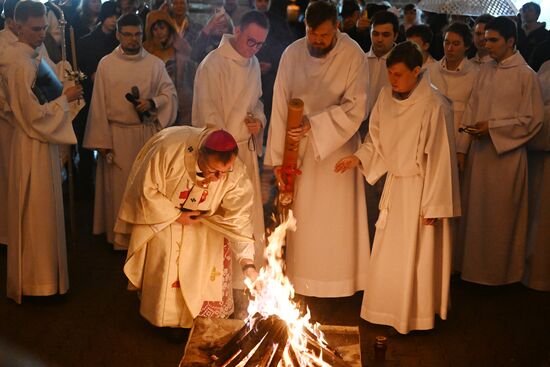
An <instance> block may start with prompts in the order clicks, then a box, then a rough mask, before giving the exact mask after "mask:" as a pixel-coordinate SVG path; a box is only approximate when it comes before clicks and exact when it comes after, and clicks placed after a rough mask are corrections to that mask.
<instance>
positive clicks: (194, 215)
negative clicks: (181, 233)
mask: <svg viewBox="0 0 550 367" xmlns="http://www.w3.org/2000/svg"><path fill="white" fill-rule="evenodd" d="M200 214H201V212H200V211H198V210H191V211H185V212H181V214H180V216H179V217H178V219H176V222H178V223H181V224H183V225H184V226H189V225H192V224H197V223H199V219H198V218H199V215H200Z"/></svg>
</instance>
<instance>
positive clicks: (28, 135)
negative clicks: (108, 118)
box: [0, 1, 82, 303]
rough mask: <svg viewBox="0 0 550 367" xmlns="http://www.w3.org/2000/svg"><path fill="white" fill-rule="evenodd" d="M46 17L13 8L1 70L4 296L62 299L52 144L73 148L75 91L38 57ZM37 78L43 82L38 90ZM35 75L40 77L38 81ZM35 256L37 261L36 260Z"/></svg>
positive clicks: (63, 265) (60, 220)
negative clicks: (5, 131)
mask: <svg viewBox="0 0 550 367" xmlns="http://www.w3.org/2000/svg"><path fill="white" fill-rule="evenodd" d="M45 15H46V10H45V8H44V6H43V5H42V4H41V3H39V2H34V1H22V2H20V3H19V4H17V6H16V8H15V21H16V30H17V34H18V36H19V41H18V42H17V43H16V44H15V45H14V46H13V47H12V48H10V49H9V56H7V55H6V54H3V55H2V58H4V56H5V55H6V57H9V58H11V60H10V59H7V60H6V61H5V62H4V59H2V60H3V62H2V63H1V64H2V70H1V71H0V73H1V75H2V89H3V94H4V96H5V98H6V105H5V107H6V108H8V109H9V111H6V110H4V113H6V114H7V116H9V119H10V121H11V125H12V126H13V131H12V137H11V144H10V152H9V157H10V158H9V167H8V200H7V212H8V213H9V214H10V215H9V217H8V222H7V224H8V234H7V242H8V281H7V296H8V297H9V298H12V299H13V300H15V301H16V302H17V303H21V299H22V296H23V295H30V296H48V295H53V294H57V293H59V294H64V293H66V292H67V290H68V287H69V279H68V271H67V254H66V243H65V226H64V215H63V198H62V193H61V191H62V190H61V163H60V159H59V144H75V143H76V137H75V134H74V131H73V128H72V123H71V122H72V119H73V118H74V116H75V115H76V112H78V109H77V108H73V109H71V106H70V105H69V103H70V102H72V101H76V100H77V99H78V98H80V97H81V95H82V88H81V87H80V86H77V87H75V86H72V87H68V86H65V87H63V86H62V85H61V83H60V82H59V80H58V78H57V76H55V74H54V73H53V71H52V69H51V67H50V66H49V64H48V63H47V62H46V60H45V59H43V58H41V57H39V47H40V46H41V45H42V43H43V41H44V37H45V32H46V16H45ZM38 70H46V71H47V72H48V73H49V74H47V75H48V76H49V78H50V80H49V81H48V82H46V83H44V84H45V86H47V87H49V88H51V89H50V92H51V93H48V92H47V91H46V89H44V88H41V87H40V85H44V84H42V83H40V82H39V81H38V80H37V79H38V78H37V73H38ZM40 75H45V74H42V73H40ZM36 254H40V256H36Z"/></svg>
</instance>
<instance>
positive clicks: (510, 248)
mask: <svg viewBox="0 0 550 367" xmlns="http://www.w3.org/2000/svg"><path fill="white" fill-rule="evenodd" d="M516 37H517V30H516V24H515V23H514V22H513V21H512V20H510V19H508V18H506V17H498V18H495V19H493V20H492V21H490V22H489V23H487V25H486V26H485V42H486V44H485V46H486V48H487V50H488V51H489V55H490V56H491V58H493V61H492V62H490V63H487V64H483V65H481V66H480V71H479V74H478V77H477V79H476V84H475V85H474V89H473V92H472V96H471V97H470V101H469V103H468V107H467V108H466V112H465V113H464V117H463V120H462V121H463V124H464V125H465V126H466V127H468V128H469V129H470V130H469V131H470V133H471V134H473V138H472V139H471V144H470V145H464V146H461V145H460V144H459V145H458V146H457V149H458V151H459V152H460V153H464V154H467V156H466V167H465V172H464V182H463V186H462V203H463V206H464V207H463V217H462V218H461V221H460V230H459V233H458V240H457V241H458V246H461V248H463V249H464V253H463V256H462V262H461V264H460V265H461V268H460V269H458V270H460V271H461V272H462V279H464V280H467V281H471V282H475V283H480V284H485V285H503V284H509V283H515V282H519V281H520V280H521V279H522V276H523V272H524V265H525V254H526V248H525V244H526V241H527V226H528V189H527V184H528V182H527V151H526V147H525V144H526V143H527V142H528V141H529V140H530V139H531V138H532V137H533V136H534V135H536V133H537V132H538V131H539V130H540V127H541V123H542V120H543V115H544V106H543V102H542V96H541V89H540V84H539V81H538V79H537V75H536V74H535V72H534V71H533V70H532V69H531V68H530V67H529V66H528V65H527V63H526V62H525V60H524V59H523V57H522V56H521V55H520V54H519V52H517V51H515V44H516ZM467 142H468V141H467Z"/></svg>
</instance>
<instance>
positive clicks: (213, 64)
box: [192, 11, 269, 289]
mask: <svg viewBox="0 0 550 367" xmlns="http://www.w3.org/2000/svg"><path fill="white" fill-rule="evenodd" d="M268 30H269V21H268V20H267V17H266V16H265V15H264V14H263V13H260V12H259V11H250V12H248V13H246V14H245V15H244V16H243V17H242V18H241V24H240V25H238V26H237V27H236V28H235V35H234V36H233V35H229V34H225V35H223V37H222V40H221V42H220V45H219V47H218V48H217V49H216V50H214V51H212V52H210V53H209V54H208V56H206V58H205V59H204V60H203V61H202V62H201V64H200V65H199V67H198V69H197V74H196V76H195V92H194V98H193V118H192V123H193V126H198V127H204V126H210V127H216V128H220V129H225V130H227V131H228V132H229V133H231V135H233V136H234V137H235V139H236V140H237V143H238V144H239V159H241V160H242V161H243V162H244V164H245V166H246V169H247V172H248V177H249V178H250V180H251V181H252V187H253V188H254V207H253V208H254V209H253V213H254V214H253V216H252V218H253V219H252V221H253V224H254V239H255V240H256V257H257V258H256V264H257V265H258V266H261V264H262V263H263V262H264V260H263V253H264V251H263V248H264V246H263V237H264V230H265V229H264V213H263V206H262V192H261V182H260V170H259V167H258V156H260V155H261V154H262V149H263V143H262V140H263V139H262V137H263V127H264V126H265V123H266V119H265V114H264V106H263V104H262V102H261V101H260V97H261V95H262V85H261V75H260V65H259V62H258V59H257V58H256V56H255V55H256V53H257V52H258V51H259V50H260V48H261V47H262V45H263V43H264V42H265V40H266V38H267V33H268ZM239 274H240V272H237V271H235V272H234V275H235V279H234V287H235V288H238V289H242V288H243V287H244V283H243V279H242V277H241V276H239Z"/></svg>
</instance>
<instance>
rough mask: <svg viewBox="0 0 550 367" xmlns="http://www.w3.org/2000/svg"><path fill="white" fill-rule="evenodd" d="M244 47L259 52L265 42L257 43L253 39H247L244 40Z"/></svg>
mask: <svg viewBox="0 0 550 367" xmlns="http://www.w3.org/2000/svg"><path fill="white" fill-rule="evenodd" d="M246 45H247V46H248V47H254V48H256V49H258V50H259V49H260V48H262V47H264V45H265V42H258V41H256V40H255V39H254V38H252V37H248V39H247V40H246Z"/></svg>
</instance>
